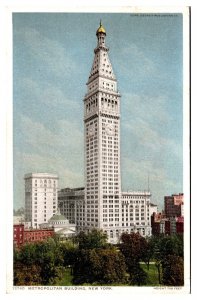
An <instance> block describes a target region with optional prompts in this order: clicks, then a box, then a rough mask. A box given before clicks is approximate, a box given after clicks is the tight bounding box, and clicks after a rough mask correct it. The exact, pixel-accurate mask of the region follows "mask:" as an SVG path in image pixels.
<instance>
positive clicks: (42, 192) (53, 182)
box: [24, 173, 58, 228]
mask: <svg viewBox="0 0 197 300" xmlns="http://www.w3.org/2000/svg"><path fill="white" fill-rule="evenodd" d="M24 179H25V218H26V221H27V222H31V226H32V227H33V228H38V226H39V224H42V223H47V222H48V220H49V219H50V218H51V217H52V216H53V215H54V214H55V213H56V211H57V193H58V176H57V175H55V174H50V173H30V174H26V175H25V177H24Z"/></svg>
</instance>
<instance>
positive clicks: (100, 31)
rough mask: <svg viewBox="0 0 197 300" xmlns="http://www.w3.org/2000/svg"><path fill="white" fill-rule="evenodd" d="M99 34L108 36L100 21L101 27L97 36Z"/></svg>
mask: <svg viewBox="0 0 197 300" xmlns="http://www.w3.org/2000/svg"><path fill="white" fill-rule="evenodd" d="M99 33H104V34H105V35H106V31H105V28H104V27H103V25H102V23H101V21H100V26H99V28H98V29H97V31H96V35H98V34H99Z"/></svg>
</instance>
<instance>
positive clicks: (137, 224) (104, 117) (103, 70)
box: [59, 23, 151, 243]
mask: <svg viewBox="0 0 197 300" xmlns="http://www.w3.org/2000/svg"><path fill="white" fill-rule="evenodd" d="M96 35H97V40H98V41H97V47H96V48H95V49H94V53H95V55H94V60H93V64H92V68H91V71H90V76H89V78H88V82H87V93H86V95H85V97H84V143H85V145H84V147H85V192H84V202H83V203H82V202H81V201H80V204H79V203H78V202H77V199H76V201H75V203H74V204H73V198H70V197H69V196H68V197H65V198H64V196H63V190H62V191H60V194H59V196H60V197H59V206H60V210H61V213H64V214H65V215H66V217H69V215H70V214H71V212H70V210H75V212H74V214H75V215H76V213H77V211H78V214H77V215H76V216H77V217H76V220H75V221H76V224H77V229H78V231H80V230H83V231H86V232H88V231H89V230H91V229H93V228H97V229H102V230H103V231H104V232H106V233H107V235H108V239H109V241H110V242H112V243H116V242H118V241H119V238H120V236H121V234H122V232H129V233H130V232H132V231H135V232H136V231H138V232H139V233H140V234H141V235H143V236H147V235H150V234H151V226H150V216H149V206H150V196H151V195H150V192H149V191H137V192H135V191H132V192H122V190H121V167H120V104H121V100H120V99H121V95H120V93H119V91H118V87H117V80H116V77H115V74H114V72H113V68H112V65H111V63H110V59H109V55H108V50H109V49H108V48H107V46H106V44H105V38H106V30H105V28H104V27H103V25H102V24H101V23H100V26H99V28H98V30H97V31H96ZM71 201H72V205H70V206H69V203H71ZM80 212H81V213H80Z"/></svg>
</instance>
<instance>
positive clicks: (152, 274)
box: [140, 263, 159, 286]
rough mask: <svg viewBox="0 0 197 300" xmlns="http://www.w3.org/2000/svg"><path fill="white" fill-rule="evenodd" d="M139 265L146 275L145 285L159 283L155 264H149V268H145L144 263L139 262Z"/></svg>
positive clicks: (156, 284)
mask: <svg viewBox="0 0 197 300" xmlns="http://www.w3.org/2000/svg"><path fill="white" fill-rule="evenodd" d="M140 266H141V268H142V269H143V270H144V271H145V272H146V274H147V275H148V277H147V284H146V286H158V285H159V280H158V271H157V268H156V266H155V264H150V265H149V270H148V268H147V265H146V264H144V263H141V264H140Z"/></svg>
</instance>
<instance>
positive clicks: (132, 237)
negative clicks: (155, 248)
mask: <svg viewBox="0 0 197 300" xmlns="http://www.w3.org/2000/svg"><path fill="white" fill-rule="evenodd" d="M121 241H122V244H120V250H121V252H122V254H123V255H124V257H125V262H126V266H127V271H128V273H129V276H130V283H131V284H137V285H144V284H146V277H147V275H146V273H145V272H144V271H143V270H142V268H141V267H140V260H142V259H143V256H144V253H145V250H146V248H147V242H146V240H145V238H143V237H142V236H141V235H140V234H139V233H130V234H129V233H123V234H122V236H121Z"/></svg>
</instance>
